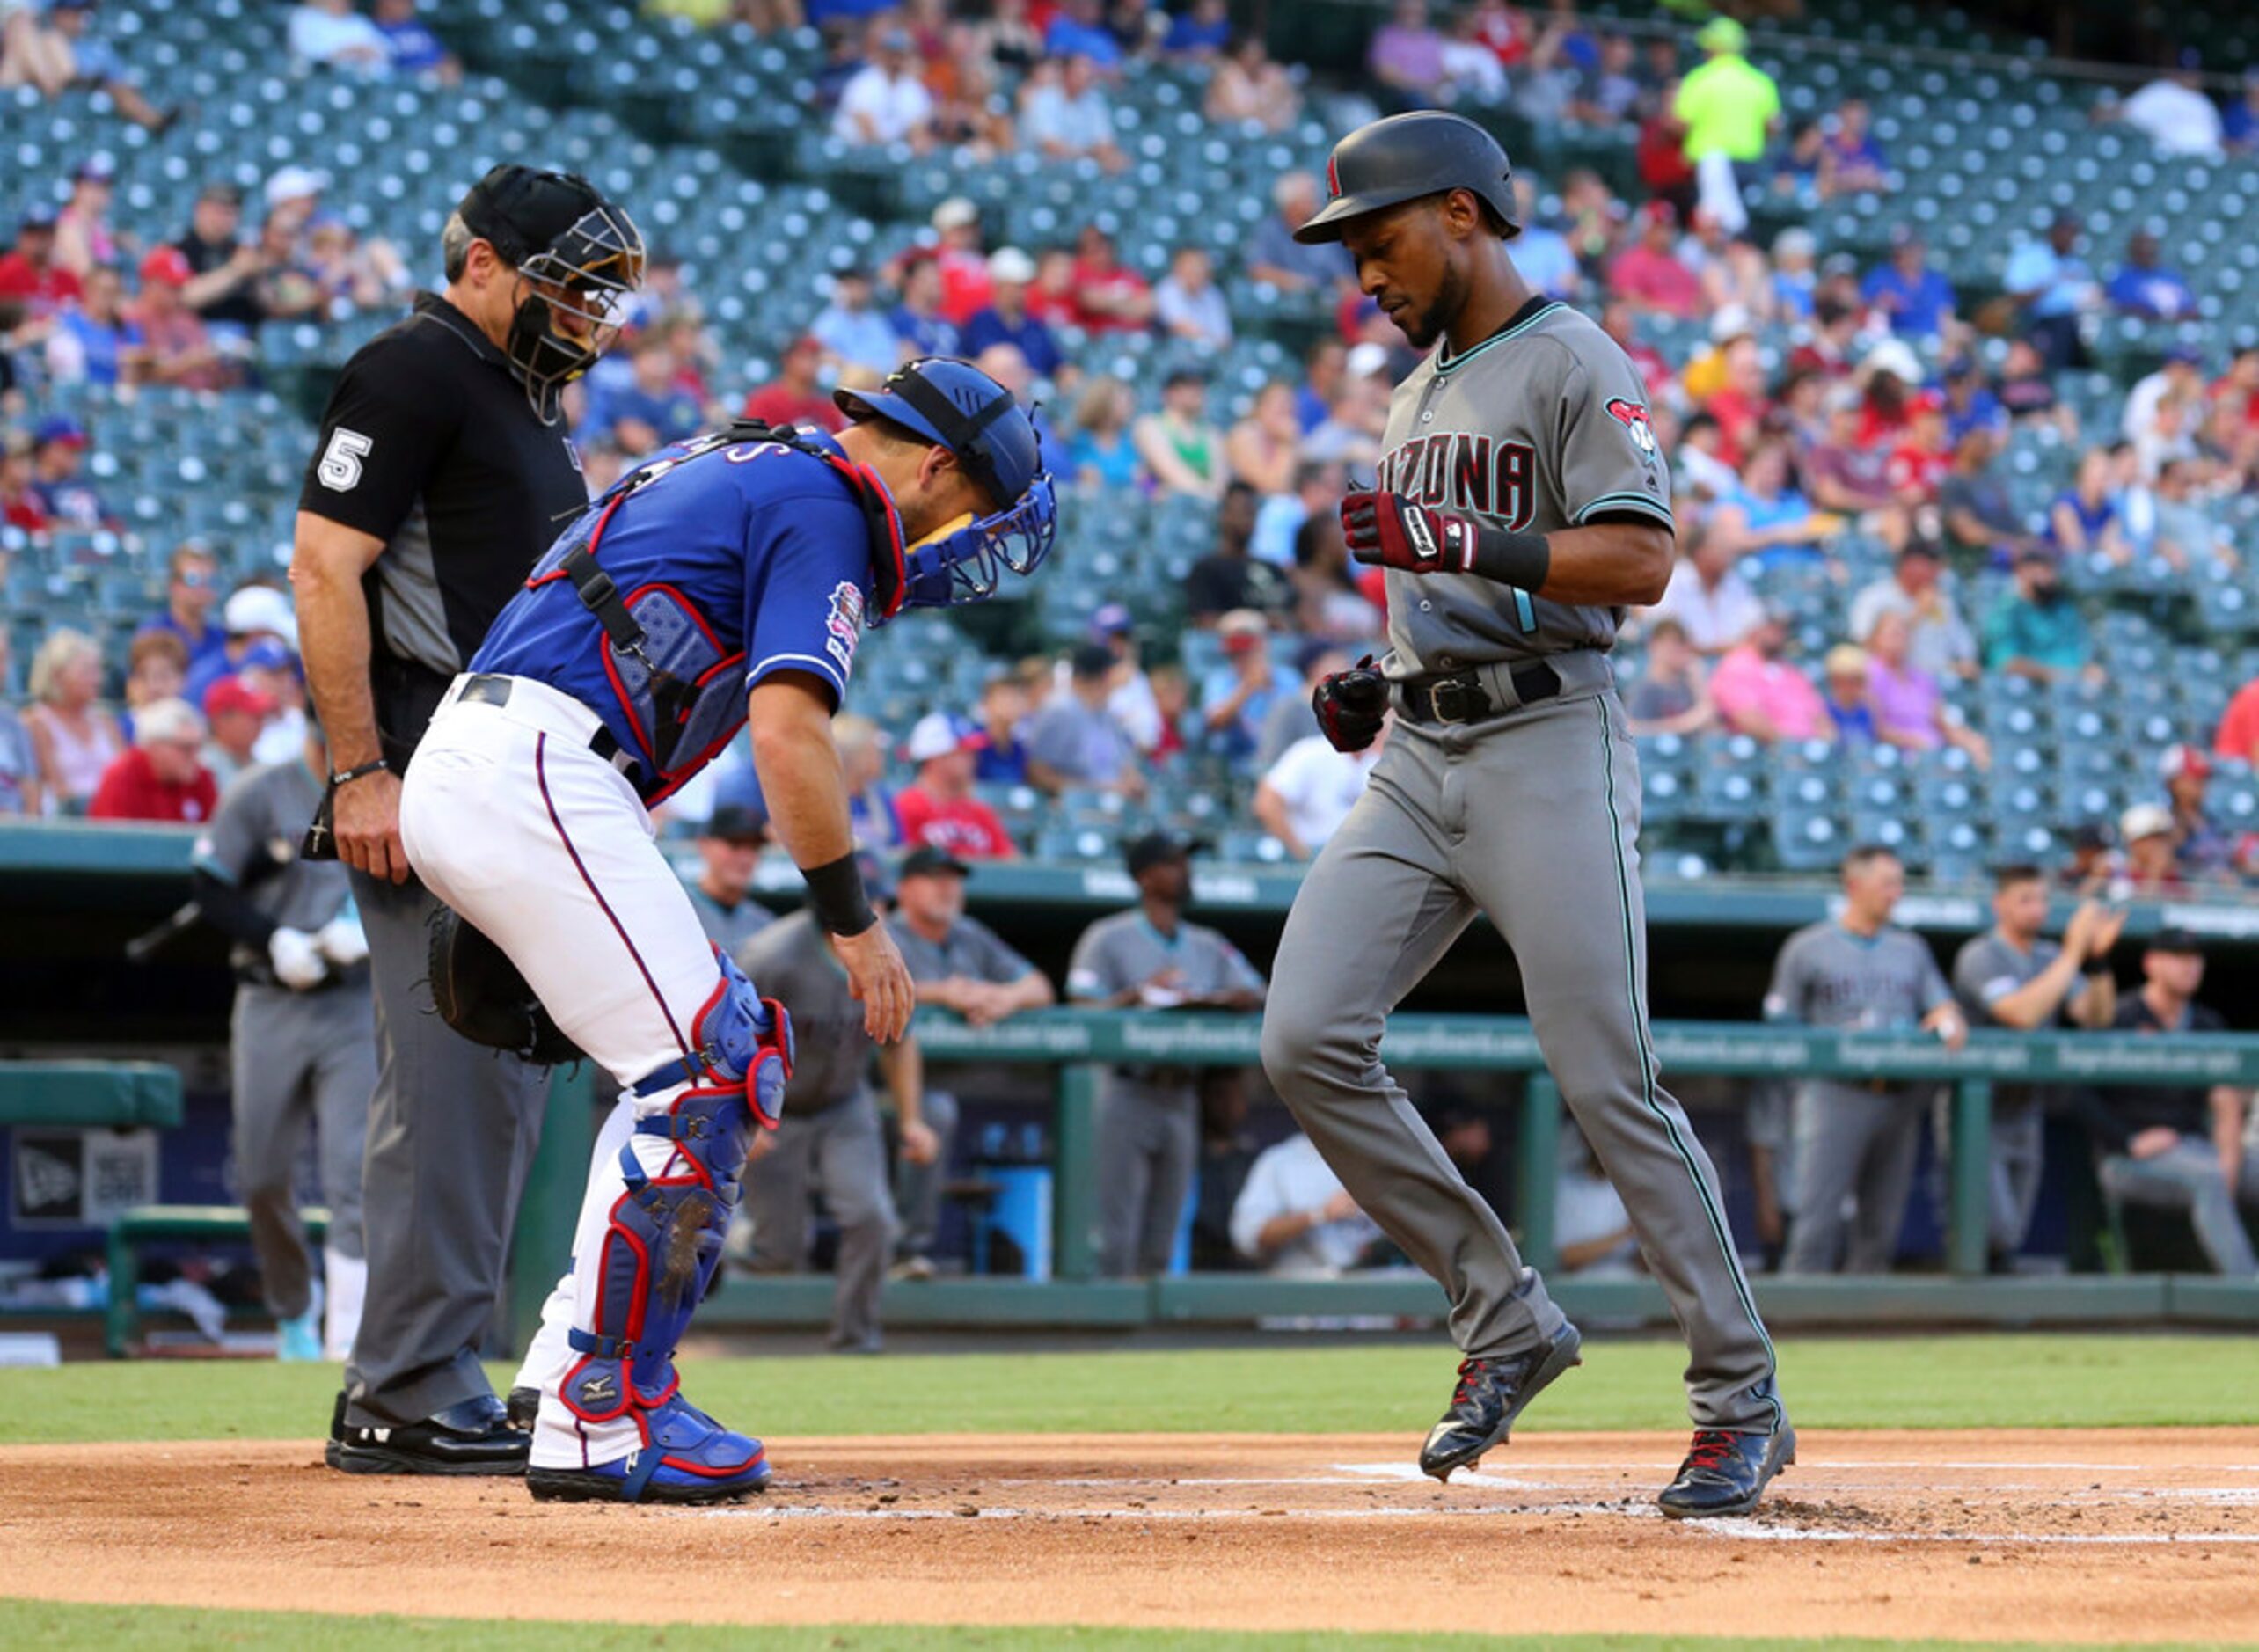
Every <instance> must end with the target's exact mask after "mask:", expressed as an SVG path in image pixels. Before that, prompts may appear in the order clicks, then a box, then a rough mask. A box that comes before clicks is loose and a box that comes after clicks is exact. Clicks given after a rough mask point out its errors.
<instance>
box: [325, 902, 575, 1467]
mask: <svg viewBox="0 0 2259 1652" xmlns="http://www.w3.org/2000/svg"><path fill="white" fill-rule="evenodd" d="M352 875H353V896H354V900H355V903H356V904H357V905H358V906H359V908H360V910H361V923H362V928H363V929H364V930H366V931H367V932H368V935H369V969H370V975H371V979H372V981H373V983H374V984H375V986H376V1060H377V1077H376V1096H375V1099H374V1100H372V1101H371V1102H370V1104H369V1150H368V1155H367V1159H366V1161H365V1165H364V1170H363V1175H362V1210H363V1212H364V1216H363V1220H362V1225H363V1229H364V1232H365V1233H366V1236H367V1241H368V1251H369V1296H368V1298H367V1300H366V1302H365V1303H364V1304H363V1305H362V1313H361V1333H360V1334H359V1336H357V1337H356V1338H355V1341H354V1345H353V1357H352V1358H351V1359H350V1360H348V1361H347V1363H346V1368H345V1383H346V1398H347V1412H346V1420H347V1422H349V1423H352V1424H354V1425H355V1426H357V1427H364V1428H382V1427H384V1426H387V1425H394V1424H399V1423H406V1422H420V1421H421V1420H422V1419H424V1418H426V1417H428V1416H429V1415H431V1414H432V1413H434V1412H435V1411H439V1410H442V1409H444V1408H445V1407H449V1406H451V1405H455V1404H457V1403H458V1402H459V1401H462V1400H469V1399H471V1398H472V1397H474V1396H476V1395H479V1394H491V1393H493V1385H492V1384H491V1383H489V1382H488V1381H487V1380H486V1371H485V1370H484V1369H482V1368H481V1366H480V1365H479V1344H480V1343H481V1342H482V1341H485V1339H486V1332H487V1328H488V1327H489V1326H490V1325H491V1324H492V1323H493V1319H494V1314H495V1308H496V1305H497V1304H498V1302H499V1301H500V1299H501V1286H502V1268H503V1265H504V1262H505V1261H506V1260H507V1257H508V1251H509V1240H510V1228H511V1224H512V1223H513V1222H514V1221H515V1217H516V1215H517V1205H518V1195H520V1194H521V1193H522V1192H523V1191H524V1188H525V1176H526V1171H527V1169H528V1168H529V1167H530V1166H531V1165H532V1163H533V1150H534V1147H535V1145H536V1144H537V1143H538V1142H539V1140H540V1137H541V1116H542V1108H543V1105H544V1102H545V1099H546V1095H547V1091H548V1078H547V1074H546V1073H545V1071H543V1070H542V1069H541V1068H538V1067H532V1066H529V1065H527V1064H525V1063H524V1062H522V1061H520V1060H518V1059H517V1058H516V1057H515V1056H508V1055H504V1054H503V1053H502V1052H501V1051H500V1050H495V1049H486V1048H485V1047H484V1046H482V1045H479V1044H474V1043H472V1042H470V1040H468V1039H466V1038H462V1037H458V1036H457V1034H455V1033H454V1032H453V1031H451V1030H450V1028H449V1027H448V1026H447V1024H446V1023H445V1022H444V1021H442V1020H440V1019H439V1016H438V1013H437V1012H435V1010H434V1009H433V1008H432V1001H431V987H430V984H429V977H430V974H431V966H430V961H429V948H430V945H431V935H430V923H431V917H432V914H433V913H434V912H435V910H437V909H438V906H439V902H438V898H437V897H436V896H435V895H433V894H432V893H431V892H430V891H429V890H428V889H426V888H424V887H423V885H422V884H421V883H420V882H418V881H416V880H414V879H413V878H411V879H410V880H409V881H407V882H406V883H399V884H395V883H380V882H378V881H376V880H375V879H373V878H370V877H368V876H367V875H365V874H362V873H359V872H355V873H354V874H352ZM538 1260H539V1261H540V1264H541V1265H542V1266H544V1267H548V1266H553V1265H554V1261H555V1259H554V1258H551V1257H544V1258H540V1259H538Z"/></svg>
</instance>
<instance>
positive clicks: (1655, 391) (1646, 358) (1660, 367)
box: [1600, 298, 1672, 397]
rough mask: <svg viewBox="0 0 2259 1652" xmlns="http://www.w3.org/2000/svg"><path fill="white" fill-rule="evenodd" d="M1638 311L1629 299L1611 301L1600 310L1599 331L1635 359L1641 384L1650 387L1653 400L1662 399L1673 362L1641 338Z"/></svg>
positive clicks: (1649, 392) (1669, 378)
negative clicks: (1664, 357)
mask: <svg viewBox="0 0 2259 1652" xmlns="http://www.w3.org/2000/svg"><path fill="white" fill-rule="evenodd" d="M1638 329H1639V312H1638V311H1635V310H1634V308H1633V307H1632V304H1631V302H1630V301H1629V300H1628V299H1623V298H1611V299H1610V300H1609V301H1608V302H1607V303H1606V305H1605V306H1604V307H1603V308H1602V310H1601V311H1600V330H1601V331H1602V332H1603V333H1606V334H1607V335H1608V336H1609V337H1610V338H1612V339H1613V340H1615V341H1616V347H1617V348H1618V349H1619V350H1621V351H1623V353H1624V354H1625V355H1628V356H1630V357H1631V358H1632V365H1633V366H1634V367H1635V368H1637V369H1639V374H1640V381H1641V383H1642V384H1645V385H1646V386H1647V390H1648V394H1649V396H1650V397H1655V396H1660V395H1661V394H1662V393H1663V387H1664V386H1665V385H1666V384H1670V380H1671V376H1672V375H1671V370H1670V362H1666V361H1664V360H1663V352H1662V351H1660V350H1658V349H1656V347H1655V346H1653V345H1652V344H1649V343H1648V342H1647V341H1646V340H1644V339H1642V338H1641V337H1640V336H1639V331H1638Z"/></svg>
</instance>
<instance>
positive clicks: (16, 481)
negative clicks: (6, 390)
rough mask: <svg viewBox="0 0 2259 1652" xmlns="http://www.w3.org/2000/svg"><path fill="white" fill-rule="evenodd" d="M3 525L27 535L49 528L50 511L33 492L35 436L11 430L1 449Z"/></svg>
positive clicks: (0, 470) (0, 490)
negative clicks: (33, 447)
mask: <svg viewBox="0 0 2259 1652" xmlns="http://www.w3.org/2000/svg"><path fill="white" fill-rule="evenodd" d="M0 522H4V523H7V525H8V526H9V527H11V528H21V529H22V530H24V531H25V532H26V533H39V532H41V531H43V530H45V529H46V527H47V525H48V514H47V508H46V507H45V506H44V505H42V504H41V503H40V496H39V495H38V494H37V493H33V491H32V435H31V432H30V431H28V430H11V431H9V432H8V433H7V437H6V443H5V445H4V446H0Z"/></svg>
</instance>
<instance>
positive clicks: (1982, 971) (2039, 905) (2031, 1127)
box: [1936, 866, 2125, 1268]
mask: <svg viewBox="0 0 2259 1652" xmlns="http://www.w3.org/2000/svg"><path fill="white" fill-rule="evenodd" d="M2046 923H2047V874H2045V873H2043V872H2042V871H2041V870H2040V869H2039V868H2038V867H2037V866H2002V867H2001V868H2000V869H1999V871H1997V872H1996V873H1994V874H1993V877H1992V928H1991V929H1990V930H1988V931H1986V932H1985V933H1984V934H1982V935H1979V936H1978V937H1976V938H1975V939H1972V940H1970V941H1968V942H1967V943H1965V944H1964V945H1963V947H1962V948H1961V950H1960V952H1958V953H1957V954H1955V955H1954V960H1953V992H1954V996H1955V997H1956V998H1959V999H1960V1000H1961V1008H1962V1012H1963V1014H1964V1015H1966V1016H1967V1017H1968V1018H1969V1022H1970V1026H1972V1027H2004V1028H2007V1029H2008V1030H2010V1031H2014V1032H2020V1033H2033V1032H2039V1031H2042V1030H2043V1029H2044V1028H2047V1027H2056V1026H2060V1025H2062V1024H2063V1023H2064V1022H2065V1021H2068V1022H2069V1023H2070V1024H2071V1025H2073V1026H2074V1027H2086V1028H2087V1029H2088V1030H2089V1031H2098V1030H2101V1029H2102V1028H2105V1027H2109V1024H2110V1018H2111V1017H2112V1016H2114V1015H2116V1013H2117V983H2116V981H2115V980H2113V979H2112V978H2111V976H2110V949H2111V948H2112V947H2115V946H2116V945H2117V939H2118V936H2119V935H2120V934H2121V933H2123V932H2124V929H2125V914H2124V912H2123V911H2112V910H2109V908H2107V907H2105V906H2103V905H2102V904H2101V903H2099V902H2095V901H2082V902H2080V904H2079V907H2078V910H2075V911H2074V912H2073V913H2072V914H2071V921H2070V922H2069V923H2068V924H2066V925H2065V926H2064V930H2063V943H2062V945H2060V946H2058V945H2057V944H2056V943H2055V942H2053V941H2051V940H2049V939H2045V938H2044V937H2043V936H2042V935H2041V934H2040V931H2041V929H2042V928H2043V927H2044V926H2045V925H2046ZM2045 1100H2046V1098H2045V1096H2044V1094H2043V1092H2042V1091H2041V1090H2040V1089H2039V1088H2038V1087H2037V1086H2035V1085H2021V1084H2019V1085H2007V1084H1999V1085H1993V1086H1992V1165H1991V1176H1990V1179H1989V1183H1988V1186H1989V1188H1990V1194H1989V1196H1988V1198H1987V1200H1986V1206H1987V1220H1986V1224H1985V1225H1986V1235H1985V1248H1986V1249H1987V1251H1989V1252H1990V1254H1991V1257H1992V1265H1993V1267H1994V1268H2007V1266H2008V1265H2009V1264H2010V1263H2011V1262H2012V1261H2013V1260H2014V1257H2015V1255H2016V1253H2018V1252H2019V1251H2021V1250H2022V1249H2023V1242H2024V1235H2025V1234H2026V1233H2027V1232H2029V1231H2030V1229H2031V1213H2032V1208H2033V1206H2035V1205H2036V1203H2037V1202H2039V1179H2040V1173H2041V1171H2042V1170H2043V1168H2044V1164H2043V1152H2042V1148H2043V1129H2044V1124H2045V1119H2044V1116H2043V1106H2044V1102H2045ZM1951 1123H1952V1119H1951V1113H1950V1110H1949V1107H1948V1101H1947V1098H1945V1097H1944V1096H1941V1097H1940V1098H1939V1100H1938V1107H1937V1131H1936V1136H1937V1144H1938V1159H1939V1162H1940V1163H1943V1162H1944V1160H1945V1158H1946V1153H1947V1151H1948V1147H1949V1144H1950V1143H1951V1140H1952V1131H1951Z"/></svg>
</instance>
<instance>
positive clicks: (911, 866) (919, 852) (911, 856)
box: [900, 844, 973, 878]
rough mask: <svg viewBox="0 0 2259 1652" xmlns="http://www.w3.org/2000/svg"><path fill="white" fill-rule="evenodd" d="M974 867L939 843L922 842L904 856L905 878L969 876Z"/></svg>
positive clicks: (903, 875)
mask: <svg viewBox="0 0 2259 1652" xmlns="http://www.w3.org/2000/svg"><path fill="white" fill-rule="evenodd" d="M972 875H973V869H972V868H971V867H970V866H967V865H966V864H965V863H964V862H963V861H961V860H960V859H957V857H956V856H954V855H953V854H951V853H950V852H948V851H947V850H946V849H944V848H942V847H941V846H940V845H939V844H918V846H917V848H915V849H913V850H911V851H910V852H909V853H908V854H906V855H904V856H903V858H902V871H901V874H900V876H902V877H904V878H939V877H949V878H969V877H970V876H972Z"/></svg>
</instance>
